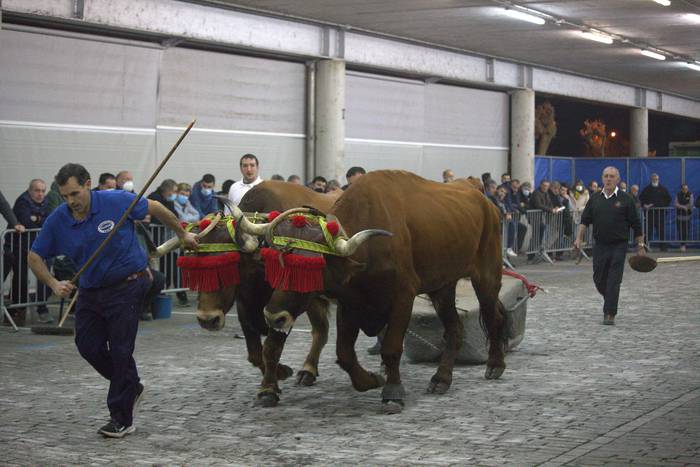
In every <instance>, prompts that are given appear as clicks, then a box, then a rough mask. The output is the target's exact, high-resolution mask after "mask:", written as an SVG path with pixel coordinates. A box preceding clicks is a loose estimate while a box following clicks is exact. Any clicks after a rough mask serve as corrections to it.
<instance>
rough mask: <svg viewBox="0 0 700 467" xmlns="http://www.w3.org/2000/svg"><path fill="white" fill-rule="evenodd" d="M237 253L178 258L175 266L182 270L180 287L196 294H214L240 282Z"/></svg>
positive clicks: (239, 257) (239, 256)
mask: <svg viewBox="0 0 700 467" xmlns="http://www.w3.org/2000/svg"><path fill="white" fill-rule="evenodd" d="M240 260H241V255H240V254H238V253H237V252H235V251H234V252H230V253H225V254H223V255H211V256H180V257H179V258H178V259H177V265H178V267H179V268H180V269H181V270H182V285H183V286H184V287H188V288H189V289H191V290H196V291H198V292H214V291H217V290H221V289H222V288H224V287H228V286H231V285H237V284H239V283H240V282H241V277H240V274H239V273H238V263H239V262H240Z"/></svg>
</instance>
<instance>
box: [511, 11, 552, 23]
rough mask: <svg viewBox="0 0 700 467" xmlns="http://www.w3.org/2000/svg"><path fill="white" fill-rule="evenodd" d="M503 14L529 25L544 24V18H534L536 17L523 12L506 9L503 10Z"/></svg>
mask: <svg viewBox="0 0 700 467" xmlns="http://www.w3.org/2000/svg"><path fill="white" fill-rule="evenodd" d="M503 13H504V14H506V15H508V16H510V17H511V18H515V19H519V20H521V21H527V22H528V23H533V24H544V23H545V21H544V18H540V17H539V16H534V15H529V14H527V13H523V12H522V11H518V10H512V9H510V8H506V9H505V10H503Z"/></svg>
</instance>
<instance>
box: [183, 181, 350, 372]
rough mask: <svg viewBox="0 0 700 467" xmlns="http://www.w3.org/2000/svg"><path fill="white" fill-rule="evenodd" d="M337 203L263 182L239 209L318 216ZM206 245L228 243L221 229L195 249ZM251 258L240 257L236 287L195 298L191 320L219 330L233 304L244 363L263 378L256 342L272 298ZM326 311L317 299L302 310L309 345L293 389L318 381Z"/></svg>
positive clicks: (239, 237)
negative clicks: (303, 209)
mask: <svg viewBox="0 0 700 467" xmlns="http://www.w3.org/2000/svg"><path fill="white" fill-rule="evenodd" d="M337 198H338V195H330V194H328V195H326V194H319V193H316V192H314V191H312V190H310V189H308V188H306V187H304V186H301V185H297V184H294V183H286V182H277V181H265V182H263V183H261V184H259V185H257V186H256V187H254V188H253V189H251V190H250V191H249V192H248V193H246V195H245V196H244V197H243V199H242V200H241V203H240V205H239V207H240V209H242V210H243V211H244V212H259V213H268V212H271V211H285V210H287V209H290V208H293V207H298V206H312V207H314V208H316V209H319V210H321V211H327V210H328V209H330V207H331V206H332V205H333V203H334V202H335V200H336V199H337ZM239 222H240V219H239ZM241 233H242V232H241V229H237V232H236V240H237V243H238V244H239V245H243V244H244V243H245V239H244V238H243V236H242V235H241ZM207 243H209V244H212V243H219V244H225V243H232V239H231V237H230V235H229V233H228V231H227V229H226V227H225V225H224V224H223V223H221V224H219V225H218V226H216V227H215V228H214V229H213V230H212V231H211V232H210V233H208V234H207V235H205V236H203V237H202V238H201V240H200V244H207ZM256 244H257V242H256ZM254 256H255V255H254V254H250V253H248V254H246V253H241V258H240V263H239V274H240V284H239V285H237V286H236V285H229V286H224V287H220V289H219V290H216V291H213V292H199V296H198V301H197V312H196V316H197V320H198V322H199V324H200V326H202V327H203V328H204V329H208V330H210V331H217V330H220V329H222V328H223V327H224V324H225V320H226V314H227V313H228V312H229V310H230V309H231V307H232V306H233V303H234V301H235V302H236V312H237V315H238V321H239V323H240V325H241V329H242V330H243V334H244V336H245V341H246V347H247V349H248V361H249V362H250V363H252V364H253V365H254V366H256V367H258V368H259V369H260V370H261V371H262V372H263V373H264V366H263V347H262V345H261V341H260V339H261V336H263V335H265V336H266V335H267V334H268V329H269V327H268V326H267V323H266V322H265V318H264V316H263V308H264V307H265V305H266V304H267V302H268V300H269V298H270V296H271V295H272V288H270V286H269V285H268V284H267V283H266V282H265V276H264V269H263V267H262V265H261V263H260V262H259V261H258V260H256V259H255V258H254ZM220 285H221V284H220ZM327 305H328V304H327V302H326V301H325V300H323V299H321V298H318V299H315V300H312V301H310V302H309V304H308V308H307V309H306V311H308V316H309V321H310V322H311V326H312V332H311V336H312V342H311V349H310V350H309V353H308V355H307V357H306V360H305V362H304V366H303V369H302V370H300V371H299V372H298V374H297V382H298V383H299V384H302V385H306V386H308V385H311V384H313V383H314V381H315V380H316V378H317V376H318V359H319V356H320V354H321V350H322V349H323V347H324V346H325V344H326V342H327V341H328V313H327ZM291 375H292V369H291V368H289V367H288V366H286V365H279V366H278V367H277V368H276V376H277V377H279V378H280V379H286V378H287V377H289V376H291Z"/></svg>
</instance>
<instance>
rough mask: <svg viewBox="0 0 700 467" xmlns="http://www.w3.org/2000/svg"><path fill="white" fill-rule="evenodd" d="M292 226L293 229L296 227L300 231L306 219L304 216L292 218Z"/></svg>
mask: <svg viewBox="0 0 700 467" xmlns="http://www.w3.org/2000/svg"><path fill="white" fill-rule="evenodd" d="M292 225H294V227H296V228H298V229H301V228H302V227H304V226H305V225H306V217H304V216H294V217H292Z"/></svg>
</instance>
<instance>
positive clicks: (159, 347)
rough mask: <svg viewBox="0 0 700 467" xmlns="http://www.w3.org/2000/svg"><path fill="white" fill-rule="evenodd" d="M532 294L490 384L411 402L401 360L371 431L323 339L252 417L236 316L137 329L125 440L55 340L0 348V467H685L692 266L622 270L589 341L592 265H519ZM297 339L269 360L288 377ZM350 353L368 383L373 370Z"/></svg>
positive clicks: (698, 382) (76, 359) (22, 336)
mask: <svg viewBox="0 0 700 467" xmlns="http://www.w3.org/2000/svg"><path fill="white" fill-rule="evenodd" d="M519 272H521V273H524V274H526V275H527V277H528V279H530V280H531V281H535V282H537V283H539V284H540V285H542V286H544V287H545V288H547V289H548V291H549V293H548V294H542V293H540V294H538V295H537V297H536V298H535V299H534V300H531V301H530V302H529V309H528V324H527V331H526V334H525V339H524V340H523V342H522V343H521V344H520V346H519V347H518V349H517V350H516V352H513V353H510V354H508V356H507V359H506V363H507V365H508V368H507V369H506V372H505V374H504V375H503V377H502V378H501V379H500V380H498V381H486V380H485V379H484V378H483V372H484V367H483V366H459V367H458V368H456V370H455V375H454V382H453V385H452V388H451V389H450V391H449V392H448V393H447V394H445V395H443V396H436V395H431V394H426V393H425V388H426V386H427V384H428V381H429V379H430V376H431V375H432V374H433V372H434V369H435V365H434V364H413V363H410V362H408V361H407V360H406V359H404V361H403V363H402V377H403V381H404V385H405V387H406V390H407V392H408V395H407V401H406V402H407V405H406V407H405V409H404V411H403V413H401V414H399V415H391V416H386V415H381V414H380V413H379V408H380V393H379V391H370V392H367V393H357V392H354V391H353V390H352V388H351V386H350V384H349V380H348V378H347V375H346V374H345V373H344V372H343V371H342V370H341V369H340V368H339V367H338V366H337V365H336V364H335V363H334V361H335V355H334V351H335V349H334V347H335V345H334V340H335V339H334V336H335V330H334V329H333V328H331V332H332V335H331V339H330V342H329V344H328V346H327V348H326V349H325V351H324V353H323V355H322V356H321V363H320V372H321V374H320V378H319V380H318V382H317V384H316V385H315V386H313V387H310V388H305V387H296V386H294V384H293V383H292V382H291V381H287V382H284V383H283V385H282V388H283V391H284V392H283V394H282V400H281V403H280V406H279V407H277V408H274V409H262V408H259V407H256V406H254V405H253V401H254V399H255V393H256V388H257V385H258V384H259V380H260V377H259V374H258V372H257V370H255V369H254V368H252V367H251V366H250V365H249V364H248V362H247V361H246V360H245V343H244V341H243V340H242V339H238V338H236V334H237V333H240V331H239V328H238V325H237V322H236V319H235V317H229V320H228V324H227V326H226V328H225V329H224V330H223V331H221V332H218V333H211V332H207V331H204V330H202V329H200V328H199V327H198V325H197V324H196V323H195V321H194V317H193V316H192V315H191V313H192V310H191V309H187V308H185V309H183V308H176V309H175V311H176V312H177V314H174V315H173V317H172V318H171V319H170V320H161V321H154V322H147V323H143V324H142V326H141V329H140V332H139V337H138V340H137V351H136V359H137V362H138V365H139V369H140V373H141V377H142V380H143V382H144V384H145V385H146V393H145V400H144V403H143V404H142V406H141V410H140V412H139V414H138V415H137V416H136V419H135V424H136V426H137V431H136V433H134V434H133V435H131V436H129V437H127V438H125V439H123V440H107V439H103V438H101V437H100V436H98V435H97V434H96V430H97V428H98V427H99V426H101V425H102V424H103V423H104V422H105V421H106V420H107V418H108V413H107V410H106V407H105V398H106V393H107V384H106V381H104V380H102V379H101V378H100V377H99V375H98V374H97V373H96V372H95V371H94V370H93V369H92V368H90V367H89V366H88V364H87V363H86V362H84V361H83V360H82V359H81V358H80V356H79V355H78V353H77V350H76V348H75V346H74V344H73V342H72V338H70V337H53V336H38V335H33V334H30V333H28V332H26V331H23V332H20V333H12V332H10V330H9V329H8V328H3V329H2V330H1V331H0V353H1V354H2V358H1V359H0V375H1V377H0V452H1V454H0V464H5V465H52V464H80V465H88V464H117V465H141V464H144V465H171V464H179V465H182V464H187V465H190V464H195V465H212V464H220V465H300V464H313V465H353V466H355V465H368V464H370V465H414V464H420V465H471V464H481V465H516V464H517V465H536V464H544V465H562V464H568V465H629V464H634V465H693V464H694V465H698V464H700V345H699V342H700V339H699V338H698V336H700V293H699V292H698V284H700V264H699V263H680V264H674V265H670V264H667V265H662V266H659V268H658V269H657V271H655V272H652V273H649V274H639V273H635V272H633V271H631V270H629V269H628V270H626V271H625V277H624V284H623V287H622V293H621V298H620V308H621V311H620V314H619V316H618V319H617V324H616V326H614V327H610V326H602V325H601V321H602V311H601V307H602V300H601V298H600V297H599V296H598V295H597V294H596V293H595V290H594V288H593V283H592V280H591V275H592V272H591V265H590V263H588V262H584V263H582V264H581V265H579V266H576V265H574V264H573V262H571V261H564V262H557V263H555V264H554V265H550V264H539V265H535V266H523V267H521V268H519ZM309 340H310V336H309V334H308V325H303V324H301V325H298V326H297V327H295V329H294V331H293V332H292V335H291V336H290V338H289V340H288V344H287V348H286V350H285V354H284V355H283V357H282V361H283V362H285V363H287V364H289V365H291V366H292V367H294V368H295V369H299V368H300V366H301V363H302V361H303V358H304V355H305V352H306V350H307V349H308V345H309ZM372 343H373V339H370V338H367V337H365V336H362V337H361V338H360V339H359V341H358V354H359V356H360V359H361V361H362V362H363V363H364V365H365V366H366V367H367V368H369V369H373V370H376V369H378V367H379V359H378V358H377V357H371V356H368V355H367V354H366V352H365V351H364V349H365V348H366V347H369V346H370V345H371V344H372Z"/></svg>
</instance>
